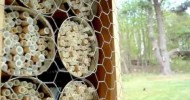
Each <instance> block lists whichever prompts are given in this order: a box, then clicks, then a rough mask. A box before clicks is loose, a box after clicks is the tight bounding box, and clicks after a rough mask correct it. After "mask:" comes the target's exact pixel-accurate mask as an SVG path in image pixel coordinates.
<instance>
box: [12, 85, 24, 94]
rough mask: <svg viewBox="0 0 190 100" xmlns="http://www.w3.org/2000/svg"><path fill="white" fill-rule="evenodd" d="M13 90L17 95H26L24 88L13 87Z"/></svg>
mask: <svg viewBox="0 0 190 100" xmlns="http://www.w3.org/2000/svg"><path fill="white" fill-rule="evenodd" d="M13 90H14V92H15V93H17V94H26V91H27V89H26V88H25V87H24V86H16V87H13Z"/></svg>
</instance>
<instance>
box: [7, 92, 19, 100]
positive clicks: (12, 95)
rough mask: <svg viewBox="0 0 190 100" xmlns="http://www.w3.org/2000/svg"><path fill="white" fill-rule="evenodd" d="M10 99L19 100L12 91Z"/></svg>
mask: <svg viewBox="0 0 190 100" xmlns="http://www.w3.org/2000/svg"><path fill="white" fill-rule="evenodd" d="M9 99H11V100H18V96H17V95H16V94H14V93H12V94H11V95H10V96H9Z"/></svg>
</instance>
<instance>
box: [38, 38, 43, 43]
mask: <svg viewBox="0 0 190 100" xmlns="http://www.w3.org/2000/svg"><path fill="white" fill-rule="evenodd" d="M37 43H38V44H44V43H45V39H44V38H39V39H38V41H37Z"/></svg>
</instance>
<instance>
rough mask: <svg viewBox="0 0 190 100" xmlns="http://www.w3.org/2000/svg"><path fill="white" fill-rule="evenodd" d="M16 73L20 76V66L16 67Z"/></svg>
mask: <svg viewBox="0 0 190 100" xmlns="http://www.w3.org/2000/svg"><path fill="white" fill-rule="evenodd" d="M14 75H16V76H20V69H19V68H16V69H15V72H14Z"/></svg>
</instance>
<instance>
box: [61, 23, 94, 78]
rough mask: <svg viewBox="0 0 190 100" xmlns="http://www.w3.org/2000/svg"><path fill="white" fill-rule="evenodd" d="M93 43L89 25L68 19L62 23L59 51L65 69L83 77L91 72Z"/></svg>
mask: <svg viewBox="0 0 190 100" xmlns="http://www.w3.org/2000/svg"><path fill="white" fill-rule="evenodd" d="M95 44H96V42H95V36H94V35H93V33H92V28H91V27H90V26H84V25H83V24H82V23H80V24H79V23H78V22H75V21H70V20H66V21H65V22H64V23H63V24H62V26H61V28H60V32H59V36H58V47H59V53H60V56H61V59H62V62H63V63H64V65H65V67H66V69H67V70H68V71H69V72H70V73H71V74H72V75H74V76H76V77H84V76H85V75H87V74H89V73H91V72H92V70H91V69H92V68H91V67H92V66H94V65H92V64H91V62H92V60H94V58H93V57H94V55H95V53H94V52H95V50H94V49H93V46H94V45H95ZM95 46H96V45H95ZM94 48H95V47H94ZM94 67H95V66H94ZM94 69H95V68H94Z"/></svg>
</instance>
